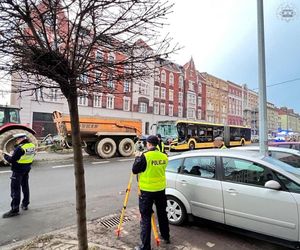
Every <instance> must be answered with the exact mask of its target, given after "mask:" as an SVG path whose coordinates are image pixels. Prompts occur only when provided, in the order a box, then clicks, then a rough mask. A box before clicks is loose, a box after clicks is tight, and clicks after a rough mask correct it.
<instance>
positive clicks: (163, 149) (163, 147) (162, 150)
mask: <svg viewBox="0 0 300 250" xmlns="http://www.w3.org/2000/svg"><path fill="white" fill-rule="evenodd" d="M160 143H161V144H160V145H161V148H160V146H159V145H157V146H156V148H157V149H158V150H159V151H160V152H162V153H163V152H164V151H165V144H164V143H163V142H160Z"/></svg>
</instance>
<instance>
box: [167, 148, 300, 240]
mask: <svg viewBox="0 0 300 250" xmlns="http://www.w3.org/2000/svg"><path fill="white" fill-rule="evenodd" d="M166 172H167V174H166V175H167V189H166V193H167V197H168V202H167V204H168V206H167V212H168V219H169V222H170V223H171V224H175V225H180V224H182V223H183V222H184V221H185V219H186V218H187V216H188V215H192V216H196V217H200V218H204V219H208V220H211V221H215V222H219V223H223V224H225V225H228V226H233V227H236V228H240V229H244V230H248V231H252V232H255V233H259V234H265V235H268V236H272V237H276V238H280V239H282V240H283V241H284V242H288V243H289V244H290V243H292V244H295V245H298V246H300V244H299V238H300V236H299V235H300V232H299V219H300V170H299V169H296V168H293V167H291V166H290V165H288V164H285V163H283V162H280V161H278V160H276V159H274V158H271V157H266V156H263V155H260V154H259V153H256V152H249V151H240V150H231V149H228V150H226V149H225V150H220V149H211V150H198V151H190V152H185V153H183V154H180V155H176V156H172V157H170V158H169V164H168V167H167V170H166Z"/></svg>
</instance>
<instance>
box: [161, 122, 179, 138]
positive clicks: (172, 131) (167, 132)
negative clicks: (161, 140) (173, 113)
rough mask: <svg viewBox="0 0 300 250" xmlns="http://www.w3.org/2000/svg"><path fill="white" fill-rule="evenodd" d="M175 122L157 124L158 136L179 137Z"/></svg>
mask: <svg viewBox="0 0 300 250" xmlns="http://www.w3.org/2000/svg"><path fill="white" fill-rule="evenodd" d="M175 124H176V123H175V121H174V122H173V121H166V122H158V123H157V134H160V135H161V136H162V137H172V138H176V137H177V136H178V134H177V129H176V125H175Z"/></svg>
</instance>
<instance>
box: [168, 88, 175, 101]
mask: <svg viewBox="0 0 300 250" xmlns="http://www.w3.org/2000/svg"><path fill="white" fill-rule="evenodd" d="M173 100H174V90H173V89H169V101H173Z"/></svg>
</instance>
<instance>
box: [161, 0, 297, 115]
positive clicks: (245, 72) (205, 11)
mask: <svg viewBox="0 0 300 250" xmlns="http://www.w3.org/2000/svg"><path fill="white" fill-rule="evenodd" d="M173 2H174V3H175V6H174V8H173V13H172V14H170V15H169V16H168V20H167V23H168V24H169V25H168V26H167V27H165V32H169V34H170V36H171V37H173V39H174V42H178V43H179V45H180V46H183V49H182V50H181V51H179V52H178V53H177V54H175V55H173V56H172V57H171V60H172V61H174V62H176V63H178V64H181V65H183V64H185V63H186V62H188V61H189V60H190V58H191V57H193V60H194V62H195V65H196V68H197V70H198V71H200V72H207V73H210V74H212V75H214V76H216V77H218V78H221V79H224V80H229V81H232V82H234V83H237V84H247V86H248V88H249V89H253V90H255V91H258V48H257V44H258V42H257V41H258V39H257V1H256V0H242V1H241V0H173ZM287 5H288V6H289V7H291V8H292V9H293V10H294V11H295V12H296V15H294V17H293V18H291V19H284V18H282V15H280V12H281V10H282V9H283V7H284V6H287ZM264 29H265V60H266V84H267V86H269V85H274V86H269V87H267V99H268V101H270V102H271V103H273V104H275V105H276V106H277V107H282V106H287V107H289V108H292V109H294V110H295V112H297V113H300V98H299V97H300V1H299V0H287V1H284V0H272V1H270V0H264ZM295 79H296V80H295ZM286 81H290V82H286ZM282 82H286V83H282ZM278 83H282V84H278ZM277 84H278V85H277Z"/></svg>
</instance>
